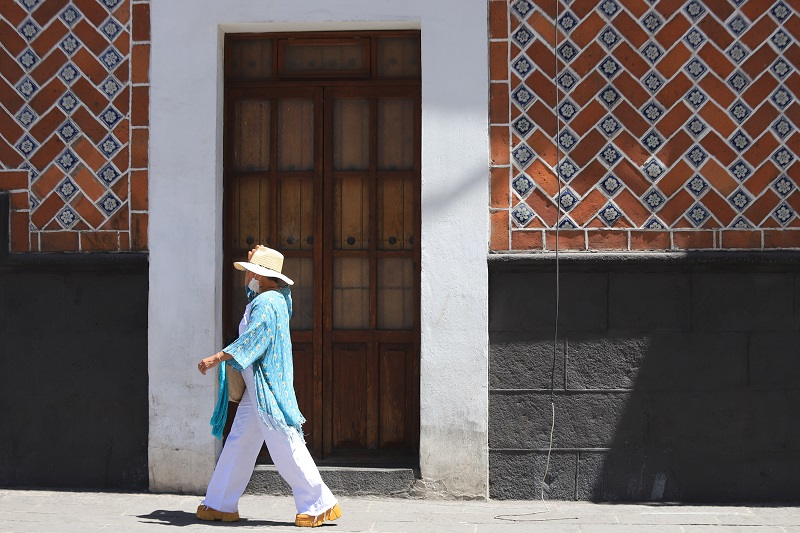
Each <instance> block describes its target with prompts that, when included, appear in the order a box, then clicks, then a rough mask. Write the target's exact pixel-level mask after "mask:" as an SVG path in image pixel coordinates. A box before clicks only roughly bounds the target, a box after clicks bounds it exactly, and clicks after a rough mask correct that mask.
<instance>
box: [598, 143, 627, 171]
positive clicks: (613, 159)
mask: <svg viewBox="0 0 800 533" xmlns="http://www.w3.org/2000/svg"><path fill="white" fill-rule="evenodd" d="M600 157H601V159H602V160H603V162H604V163H605V164H606V165H608V166H609V167H611V166H613V165H615V164H616V163H617V161H619V160H620V158H621V157H622V154H620V153H619V150H617V149H616V148H614V147H613V146H612V145H610V144H609V145H608V146H606V147H605V148H604V149H603V151H602V152H600Z"/></svg>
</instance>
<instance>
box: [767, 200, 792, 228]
mask: <svg viewBox="0 0 800 533" xmlns="http://www.w3.org/2000/svg"><path fill="white" fill-rule="evenodd" d="M772 214H773V216H774V217H775V218H776V219H777V221H778V222H780V223H781V225H783V226H785V225H786V224H788V223H789V222H791V221H792V219H793V218H794V217H795V214H796V213H795V212H794V209H792V208H791V206H790V205H789V204H787V203H786V202H784V203H782V204H781V205H779V206H778V207H777V209H775V211H773V212H772Z"/></svg>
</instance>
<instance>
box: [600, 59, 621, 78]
mask: <svg viewBox="0 0 800 533" xmlns="http://www.w3.org/2000/svg"><path fill="white" fill-rule="evenodd" d="M597 68H598V69H599V70H600V73H601V74H602V75H603V76H605V77H606V78H608V79H611V78H613V77H614V76H616V75H617V73H618V72H619V69H620V66H619V63H617V62H616V61H614V60H613V59H611V58H610V57H607V58H606V59H605V61H603V62H602V63H600V66H599V67H597Z"/></svg>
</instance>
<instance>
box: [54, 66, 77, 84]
mask: <svg viewBox="0 0 800 533" xmlns="http://www.w3.org/2000/svg"><path fill="white" fill-rule="evenodd" d="M80 75H81V73H80V71H79V70H78V67H76V66H75V65H73V64H72V63H67V64H66V65H64V66H63V67H61V70H59V71H58V77H59V78H61V81H63V82H64V83H65V84H66V85H72V83H73V82H74V81H75V80H77V79H78V78H79V77H80Z"/></svg>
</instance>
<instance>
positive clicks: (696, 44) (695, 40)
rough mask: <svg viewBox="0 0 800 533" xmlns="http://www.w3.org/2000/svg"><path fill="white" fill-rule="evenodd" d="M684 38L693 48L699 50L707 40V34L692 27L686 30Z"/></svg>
mask: <svg viewBox="0 0 800 533" xmlns="http://www.w3.org/2000/svg"><path fill="white" fill-rule="evenodd" d="M683 40H684V41H685V42H686V44H688V45H689V47H690V48H691V49H692V50H697V49H698V48H700V46H701V45H702V44H703V43H704V42H706V36H705V35H703V34H702V32H699V31H697V30H694V29H692V30H689V31H688V32H686V35H684V37H683Z"/></svg>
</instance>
